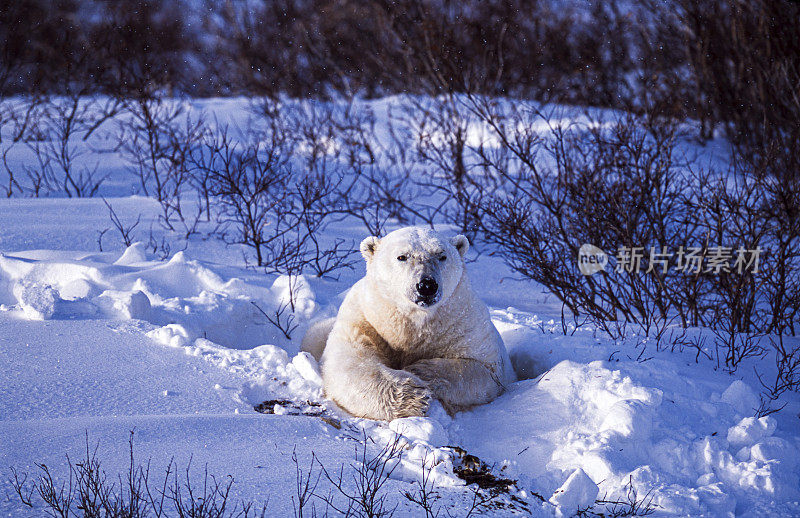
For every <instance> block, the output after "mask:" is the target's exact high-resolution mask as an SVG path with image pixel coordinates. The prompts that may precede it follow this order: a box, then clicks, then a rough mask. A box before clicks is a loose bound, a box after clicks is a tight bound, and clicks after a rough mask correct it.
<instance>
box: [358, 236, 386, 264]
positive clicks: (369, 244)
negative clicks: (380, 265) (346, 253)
mask: <svg viewBox="0 0 800 518" xmlns="http://www.w3.org/2000/svg"><path fill="white" fill-rule="evenodd" d="M380 241H381V239H380V238H379V237H376V236H369V237H368V238H366V239H364V241H362V242H361V246H359V248H360V249H361V255H363V256H364V259H365V260H366V261H367V263H369V262H370V261H372V257H373V256H374V255H375V250H377V249H378V243H380Z"/></svg>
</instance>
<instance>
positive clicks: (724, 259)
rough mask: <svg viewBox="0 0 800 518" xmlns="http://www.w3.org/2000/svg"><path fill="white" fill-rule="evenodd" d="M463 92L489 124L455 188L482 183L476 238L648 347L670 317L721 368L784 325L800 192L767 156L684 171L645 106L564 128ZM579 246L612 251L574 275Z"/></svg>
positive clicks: (670, 137)
mask: <svg viewBox="0 0 800 518" xmlns="http://www.w3.org/2000/svg"><path fill="white" fill-rule="evenodd" d="M471 102H472V109H473V110H474V112H475V113H476V115H477V116H478V117H479V118H480V119H481V120H482V121H483V122H484V123H485V124H486V125H487V126H488V127H489V128H490V129H491V131H490V133H489V135H488V136H487V138H486V141H485V142H483V143H480V144H478V145H477V146H476V147H475V151H474V152H475V154H476V155H477V156H479V158H480V159H479V161H480V163H481V165H482V166H483V167H486V168H487V170H488V171H489V172H490V173H491V175H490V176H491V177H490V179H488V180H487V179H483V178H482V177H480V176H479V177H475V178H478V180H474V181H473V184H472V185H468V186H467V188H468V189H474V190H477V191H484V192H488V193H490V194H489V195H484V197H483V198H482V200H481V203H480V217H479V218H477V221H480V224H481V236H482V237H483V238H484V239H485V240H486V241H487V242H488V243H490V244H491V245H492V246H493V247H495V248H494V250H495V252H496V253H498V254H499V255H501V256H502V257H503V258H504V259H505V261H506V262H507V263H508V264H509V266H510V267H511V268H512V269H514V270H515V271H516V272H518V273H520V274H522V275H523V276H525V277H527V278H530V279H533V280H536V281H537V282H539V283H541V284H542V285H544V286H545V287H547V288H548V289H549V290H550V291H551V292H552V293H553V294H555V295H556V296H557V297H558V298H559V300H561V301H562V303H563V304H564V306H565V307H566V308H567V309H568V310H569V311H570V312H571V313H572V314H573V315H575V316H576V317H577V316H578V315H585V316H588V317H589V318H590V319H591V320H592V321H593V322H594V323H595V324H597V325H598V326H599V327H600V328H601V329H602V330H604V331H606V332H607V333H608V334H609V335H611V336H612V337H615V338H624V337H625V336H626V335H627V332H628V330H629V327H628V325H627V324H629V323H633V324H637V326H638V328H639V329H641V330H643V331H644V333H645V334H647V335H651V334H652V336H654V337H655V338H656V340H657V346H658V347H659V348H660V342H661V340H662V339H663V337H664V336H665V334H666V332H667V330H668V329H669V328H670V327H672V326H679V327H682V328H686V327H697V326H706V327H710V328H712V329H713V330H714V333H715V336H716V338H715V340H714V344H713V345H714V348H715V349H716V353H717V354H716V360H717V361H718V362H719V363H720V364H722V365H724V367H725V368H726V369H728V370H735V369H736V368H737V367H738V366H739V364H740V363H741V361H742V360H744V359H746V358H749V357H759V356H762V355H764V354H766V353H767V352H769V351H770V350H771V349H772V348H771V347H769V346H768V345H766V342H765V341H764V339H763V336H764V335H766V334H771V333H778V334H783V333H787V332H789V333H794V330H795V326H796V324H797V314H798V313H797V311H798V310H797V297H795V296H794V295H793V294H794V293H796V291H797V288H798V287H800V284H798V283H800V277H799V276H800V257H798V253H800V241H798V236H800V234H798V231H797V230H798V229H797V225H796V218H794V217H793V216H792V214H796V213H797V211H798V207H799V205H798V202H800V195H798V193H800V189H798V187H797V182H793V181H790V180H787V179H785V178H784V179H778V177H777V176H776V175H774V174H770V173H769V172H768V171H770V170H772V169H774V167H775V164H774V163H767V164H766V165H764V166H763V167H762V168H761V169H758V168H756V166H755V163H754V162H752V161H747V160H745V159H744V158H742V157H741V156H740V157H739V159H738V160H735V161H734V163H733V165H732V167H731V168H730V169H728V170H722V171H720V170H713V169H703V168H698V167H696V165H695V164H696V163H695V162H692V159H691V157H687V156H685V155H681V154H680V153H679V152H678V151H677V149H678V148H677V139H678V138H679V137H680V136H679V134H678V133H676V126H675V124H674V123H672V122H669V121H668V120H663V119H661V118H659V117H653V116H649V115H648V114H645V115H643V116H634V115H623V116H621V117H618V118H616V119H614V120H612V121H611V122H607V121H606V122H604V121H592V120H591V119H590V120H589V121H588V122H587V123H571V124H570V125H569V126H564V125H563V124H560V123H553V122H551V121H552V120H553V114H551V113H541V112H540V111H539V110H538V109H537V108H536V107H527V108H523V109H521V110H520V109H516V108H512V107H508V106H501V105H498V104H493V103H489V102H486V101H484V100H481V99H478V98H474V97H473V98H472V101H471ZM555 118H556V119H558V117H555ZM537 125H538V127H539V128H545V130H544V131H541V130H538V131H537V130H536V129H535V128H536V126H537ZM690 163H691V164H692V165H691V166H689V164H690ZM758 163H759V164H764V162H763V160H762V161H760V162H758ZM764 171H767V172H764ZM459 188H461V187H459ZM480 195H481V194H480V193H476V199H481V198H477V196H480ZM585 243H589V244H593V245H595V246H598V247H599V248H600V249H602V250H605V251H609V252H611V253H612V255H615V257H614V258H612V260H611V267H610V268H606V270H605V271H602V272H600V273H598V274H595V275H592V276H584V275H582V274H581V273H580V271H579V269H578V268H577V257H578V250H579V248H580V247H581V246H582V245H583V244H585ZM697 350H698V356H699V355H700V354H701V353H702V354H705V353H704V352H703V351H701V348H700V347H699V346H698V347H697ZM783 365H784V366H785V367H787V366H788V365H792V362H791V361H785V362H784V363H783ZM787 375H788V376H789V377H791V376H792V375H791V374H787ZM785 376H786V375H785ZM785 376H784V377H785Z"/></svg>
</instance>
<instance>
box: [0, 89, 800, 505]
mask: <svg viewBox="0 0 800 518" xmlns="http://www.w3.org/2000/svg"><path fill="white" fill-rule="evenodd" d="M392 102H396V101H395V100H389V101H378V102H376V104H375V106H374V108H375V111H376V113H381V111H385V110H386V106H387V104H390V103H392ZM191 105H192V107H193V109H205V110H208V111H209V112H211V113H218V114H219V115H220V116H221V117H223V116H224V117H228V118H229V120H238V121H244V120H246V118H247V116H248V114H247V113H248V112H247V110H246V103H245V102H244V101H242V100H232V101H224V100H211V101H204V102H200V101H195V102H193V103H191ZM102 138H103V137H102V134H98V135H96V136H95V137H93V139H94V140H95V142H94V144H93V145H95V146H97V145H98V142H101V141H102ZM90 144H91V143H90ZM87 145H89V144H87ZM15 152H16V151H15ZM13 156H16V157H17V158H16V159H17V160H20V161H24V160H25V150H20V151H19V152H18V154H17V155H12V157H13ZM91 156H95V155H92V154H91V153H87V155H84V157H82V159H84V160H88V159H91ZM96 156H100V157H101V162H100V168H101V170H102V171H106V172H108V173H109V174H110V180H109V182H108V187H107V188H108V189H109V190H108V191H101V192H102V193H103V194H104V195H107V196H114V195H116V196H119V195H120V194H121V193H125V192H130V191H132V190H133V189H135V185H136V182H135V181H134V179H133V177H132V176H129V173H128V172H126V170H125V167H124V164H122V163H121V161H120V159H119V157H117V156H115V155H114V154H113V153H105V154H98V155H96ZM107 199H108V200H109V202H110V203H111V204H112V205H113V207H114V209H115V211H116V212H117V213H118V214H119V215H120V217H121V219H122V220H123V221H127V222H130V223H132V222H134V221H136V219H137V218H138V217H141V222H140V224H139V225H138V226H137V227H136V229H135V231H134V234H135V237H136V239H137V240H139V241H140V242H138V243H136V244H133V245H132V246H130V247H127V248H126V247H124V246H123V245H122V244H121V243H120V240H119V237H117V236H115V235H114V234H113V231H111V232H110V233H107V234H106V235H105V236H104V237H103V240H104V241H103V250H104V251H102V252H101V251H99V247H98V234H99V232H100V231H101V230H103V229H105V228H107V227H109V226H110V223H109V219H108V211H107V209H106V207H105V205H104V204H103V202H102V200H100V199H66V198H46V199H23V198H15V199H9V200H3V201H2V202H0V361H1V364H2V367H0V469H2V470H4V473H3V477H2V478H1V479H0V512H2V513H4V514H5V515H9V516H18V515H19V516H24V515H31V516H37V515H40V514H41V513H42V509H41V508H39V509H34V510H30V509H27V508H25V507H24V506H23V505H22V504H21V503H20V502H19V499H18V498H16V496H15V495H14V493H13V489H12V486H11V484H10V482H9V481H8V476H7V475H8V473H9V472H8V469H9V468H10V467H14V468H16V469H17V471H19V472H28V473H29V474H31V475H34V474H35V473H36V470H37V468H36V466H35V463H44V464H46V465H48V466H50V467H51V468H52V470H53V472H54V473H55V474H56V475H59V474H60V475H62V476H63V475H65V474H66V471H65V470H66V457H65V456H66V455H69V456H70V458H71V459H79V458H80V457H81V454H82V452H83V451H84V449H85V444H86V440H87V438H88V440H89V442H90V443H91V444H92V445H94V444H97V445H98V458H100V459H101V460H102V462H103V466H104V468H105V469H106V470H107V472H108V473H109V474H110V476H111V477H116V474H117V473H123V472H124V471H125V470H126V469H127V463H128V460H129V459H128V449H127V441H128V436H129V432H130V431H131V430H133V431H134V447H135V451H136V455H137V458H138V459H140V460H142V461H146V460H147V459H151V462H152V466H153V470H154V472H160V471H161V470H162V469H163V468H164V467H165V466H166V465H167V463H169V462H170V459H174V461H175V463H176V465H178V466H179V467H180V469H185V467H186V466H189V464H190V462H191V472H192V474H193V475H192V476H195V477H200V476H201V475H202V473H203V470H204V469H205V467H206V466H207V469H208V473H210V474H214V475H216V476H219V477H223V476H227V475H230V476H232V477H233V480H234V484H233V486H232V495H233V496H234V497H235V498H236V499H243V500H247V501H253V502H255V503H256V504H257V505H260V504H261V503H267V506H268V508H269V513H268V515H269V516H287V515H289V516H291V515H293V513H294V506H293V500H292V497H293V495H295V486H296V478H295V476H296V472H295V469H296V468H295V463H294V462H293V461H292V453H293V452H296V454H297V456H298V458H299V461H298V462H299V465H300V466H301V467H302V468H303V469H305V470H306V471H308V468H309V466H310V462H311V456H312V454H314V456H315V458H316V459H317V462H318V463H320V464H321V465H324V466H325V467H326V469H327V470H329V471H330V472H334V471H338V469H339V468H340V467H341V466H344V467H345V469H346V470H353V469H354V468H353V467H352V466H353V465H354V464H355V463H356V458H357V455H358V454H357V452H358V441H359V438H363V437H367V438H368V440H369V441H370V448H371V449H372V450H376V449H379V448H380V447H381V446H383V445H387V444H391V443H392V442H393V441H399V444H400V446H401V447H402V454H401V456H400V457H399V458H396V459H391V460H390V463H391V464H392V467H393V468H394V469H393V470H391V477H390V478H391V480H390V481H389V482H388V484H387V485H386V486H385V487H384V488H383V491H385V493H386V494H387V495H388V502H389V504H390V505H389V507H393V506H395V505H397V506H398V507H397V508H396V511H395V513H396V515H397V516H406V515H409V516H418V515H420V514H421V513H422V510H421V509H420V508H419V507H418V506H416V505H415V504H413V503H411V502H410V501H409V500H408V499H407V498H405V497H404V496H403V493H404V492H407V491H411V492H413V491H414V490H415V489H416V488H418V484H419V482H420V481H421V480H422V474H423V472H429V473H430V475H429V477H430V478H429V480H430V481H432V483H433V485H434V486H435V491H436V493H437V498H438V501H437V502H436V504H435V508H441V509H442V512H444V510H448V511H449V512H450V513H451V514H452V515H453V516H460V515H463V514H464V513H465V512H466V511H465V510H466V509H468V508H469V503H470V501H471V500H472V495H473V493H472V492H471V488H470V487H469V486H467V485H466V484H465V482H464V480H463V479H462V478H460V477H459V476H457V474H456V472H457V471H459V470H458V469H454V468H455V467H458V466H459V465H460V464H462V463H463V462H464V459H465V456H464V455H465V453H464V452H466V453H467V454H470V455H474V456H477V457H478V458H479V459H480V460H481V461H483V462H484V463H486V464H487V465H488V466H490V467H491V468H492V471H493V473H494V474H495V475H497V476H498V477H504V478H508V479H511V480H514V481H516V485H515V486H514V488H513V489H512V490H511V491H510V493H509V494H503V495H500V496H499V497H498V498H497V499H496V500H495V501H494V502H493V504H492V505H490V506H488V508H487V509H484V510H483V511H484V512H486V513H488V514H492V515H507V514H521V515H524V514H531V515H534V516H557V515H571V514H574V513H575V512H576V511H578V510H579V509H580V510H585V509H586V508H589V507H591V506H593V505H594V507H593V508H592V510H593V511H594V512H597V513H602V512H608V510H609V509H610V508H612V507H614V504H606V505H603V504H602V503H597V504H595V501H596V500H600V501H607V502H613V501H622V502H626V501H628V500H629V499H630V498H631V497H632V496H633V495H635V497H634V499H635V500H637V501H639V502H640V503H642V502H644V503H645V504H650V507H651V508H652V510H653V511H654V516H732V515H743V516H797V515H800V481H799V479H798V476H799V475H800V415H799V414H798V413H799V412H800V401H798V398H797V395H796V394H790V395H789V396H788V397H787V398H786V400H785V401H782V402H781V403H786V407H785V408H784V409H783V410H782V411H780V412H778V413H776V414H774V415H771V416H767V417H762V418H760V419H758V418H755V417H754V414H755V408H756V407H757V405H758V389H759V386H758V383H757V380H756V378H755V376H754V374H753V366H754V364H755V363H754V362H759V361H763V360H759V359H750V360H745V361H744V362H743V364H742V365H741V366H740V368H739V369H738V371H737V372H736V373H735V374H734V375H730V374H727V373H725V372H723V371H722V370H718V369H716V368H715V367H716V365H715V363H714V362H712V361H710V360H707V359H704V358H703V357H702V356H700V358H699V359H696V354H695V353H694V352H691V351H684V352H681V351H674V352H669V350H667V351H664V350H662V351H657V350H656V347H655V344H654V343H652V342H651V341H648V340H647V339H646V338H645V339H642V340H636V339H635V338H634V339H631V340H629V341H626V342H622V343H620V342H615V341H613V340H610V339H607V338H604V337H603V336H602V335H601V334H600V332H599V331H597V330H595V329H593V328H592V327H591V326H588V325H586V326H582V327H579V328H577V329H575V326H574V325H573V326H571V327H570V326H568V327H567V328H566V329H564V328H563V327H562V322H561V310H560V306H559V305H558V304H557V303H556V301H555V299H554V297H552V296H551V295H549V294H547V293H546V292H544V291H543V290H542V288H541V287H539V286H537V285H535V284H532V283H530V282H526V281H521V280H516V279H514V278H513V276H512V275H511V273H510V271H509V270H508V269H507V268H506V267H505V266H504V265H503V263H502V262H501V261H500V260H499V259H496V258H492V257H489V256H487V255H485V254H483V255H477V254H476V253H475V252H472V253H471V257H470V262H469V263H468V271H469V274H470V277H471V279H472V280H473V284H474V286H475V288H476V291H477V292H478V293H479V294H481V296H482V298H483V299H484V300H485V301H486V303H487V304H488V305H489V306H490V309H491V310H492V315H493V319H494V322H495V325H496V326H497V327H498V329H499V330H500V332H501V334H502V336H503V338H504V341H505V343H506V345H507V347H508V348H509V350H510V352H511V355H512V357H513V358H514V361H515V365H516V366H517V368H518V370H519V371H520V372H521V373H525V374H527V377H529V379H524V380H522V381H519V382H517V383H515V384H514V385H512V386H511V387H509V390H508V391H507V392H506V393H505V394H504V395H503V396H501V397H500V398H499V399H497V400H496V401H494V402H492V403H490V404H488V405H485V406H482V407H478V408H475V409H473V410H471V411H468V412H462V413H459V414H457V415H455V416H454V417H449V416H447V414H446V413H444V412H443V411H442V410H441V409H437V408H435V409H434V410H433V411H432V412H431V415H430V416H429V417H426V418H409V419H402V420H397V421H394V422H391V423H379V422H370V421H366V420H360V419H353V418H350V417H348V416H347V415H346V414H344V413H343V412H342V411H341V410H339V409H337V408H336V407H335V405H334V404H333V403H331V402H329V401H326V400H325V399H324V396H323V393H322V390H321V385H320V379H319V374H318V368H317V365H316V363H315V361H314V360H313V358H311V357H310V356H308V355H307V354H305V353H298V349H299V343H300V340H301V339H302V336H303V332H304V331H305V329H306V328H307V327H308V324H309V322H311V321H313V320H315V319H317V318H321V317H323V316H329V315H332V314H335V311H336V307H337V305H338V303H339V302H340V301H341V297H342V294H343V293H344V292H345V291H346V290H347V288H348V287H349V286H350V285H352V283H353V282H354V281H355V280H356V279H357V278H358V277H359V276H360V275H361V274H362V273H363V266H362V265H361V264H360V263H357V264H356V266H355V268H354V270H352V271H350V270H343V271H342V272H340V273H341V275H340V277H339V278H338V279H337V280H330V279H324V278H323V279H317V278H311V277H303V278H302V279H301V280H300V284H299V285H298V286H295V288H294V290H293V295H294V296H295V298H296V299H295V304H296V312H295V315H296V318H297V320H296V322H297V324H298V327H297V329H295V330H294V332H293V333H292V336H291V339H287V338H286V337H285V336H283V334H282V333H281V332H280V331H279V330H278V329H277V328H275V327H274V326H272V325H271V324H270V323H269V322H267V321H266V319H265V317H264V315H263V314H262V313H261V312H260V310H259V309H258V308H261V309H262V310H264V311H267V312H269V311H271V310H273V311H274V310H275V309H276V308H278V307H279V306H280V305H281V304H282V303H283V302H285V301H286V298H287V296H288V294H287V284H288V279H287V278H286V277H280V276H276V275H266V274H264V273H263V272H261V271H260V270H258V269H254V268H248V267H247V265H246V264H245V261H244V260H243V254H242V249H241V248H239V247H237V246H226V245H225V244H223V243H221V242H220V241H218V240H216V239H214V238H206V237H197V236H193V237H191V238H190V239H189V240H188V242H186V241H184V240H180V239H177V238H175V239H174V241H172V247H171V250H170V251H169V253H168V254H166V255H167V257H165V258H163V259H162V258H161V257H159V255H162V254H160V253H159V251H158V250H153V249H151V248H150V247H148V246H147V245H146V243H145V242H146V241H147V239H148V232H149V231H150V229H151V228H153V229H154V230H153V232H155V233H156V235H157V236H159V237H161V236H166V237H167V238H170V239H171V236H170V235H169V234H167V233H165V232H164V230H163V229H161V228H160V227H159V224H158V220H157V217H158V213H159V207H158V205H157V203H155V202H154V201H153V200H151V199H149V198H145V197H141V196H127V197H114V198H107ZM444 230H447V228H446V227H444ZM326 235H327V236H328V237H331V238H333V237H336V238H342V239H344V240H346V241H347V242H353V243H357V242H358V241H359V240H360V239H361V238H363V237H364V236H365V235H366V231H365V230H364V229H363V228H360V227H359V226H358V225H357V224H356V223H354V222H353V221H349V220H345V221H342V222H339V223H336V224H334V225H332V226H331V227H329V228H328V229H327V230H326ZM477 248H478V249H480V246H478V247H477ZM161 252H162V253H163V250H162V251H161ZM254 303H255V304H256V305H257V306H258V307H256V305H254ZM691 332H696V333H704V332H705V331H704V330H691ZM643 350H644V353H643V352H642V351H643ZM267 400H277V401H283V400H288V401H292V402H294V403H293V404H286V403H283V404H281V403H275V404H276V405H277V406H273V408H272V409H271V410H272V412H273V413H269V414H264V413H259V412H256V411H255V410H254V407H255V406H256V405H259V404H260V403H262V402H264V401H267ZM303 411H305V415H303ZM319 413H322V414H323V415H322V417H324V419H322V418H321V417H320V416H319V415H317V414H319ZM293 414H300V415H293ZM398 436H399V438H398ZM354 439H355V440H354ZM395 464H396V465H395ZM345 479H346V482H345V484H348V483H350V480H351V479H350V478H349V477H347V476H345ZM326 485H327V486H329V485H330V483H329V482H327V481H326V480H325V479H324V477H323V479H322V482H321V483H320V488H323V487H325V486H326ZM329 489H330V488H329V487H328V488H327V489H321V490H320V492H321V493H327V492H328V490H329ZM512 497H513V498H512ZM314 504H315V505H316V507H317V508H318V510H319V511H321V512H324V507H325V506H324V503H323V502H321V501H319V500H317V501H315V502H314ZM621 508H622V507H621V504H617V510H619V509H621ZM328 511H329V512H330V513H331V514H335V512H333V511H332V510H330V509H329V510H328ZM423 515H424V514H423Z"/></svg>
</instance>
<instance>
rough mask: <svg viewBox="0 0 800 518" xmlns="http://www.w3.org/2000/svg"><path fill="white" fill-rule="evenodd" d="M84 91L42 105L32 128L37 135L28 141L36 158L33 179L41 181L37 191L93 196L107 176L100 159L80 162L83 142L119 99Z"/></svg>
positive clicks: (110, 115)
mask: <svg viewBox="0 0 800 518" xmlns="http://www.w3.org/2000/svg"><path fill="white" fill-rule="evenodd" d="M82 94H83V92H76V93H74V94H73V95H71V96H68V97H59V98H53V99H48V100H47V101H46V102H45V103H44V104H42V105H41V106H40V107H39V113H38V115H37V116H36V118H35V121H34V125H35V126H34V128H32V131H34V138H32V139H30V140H27V141H26V145H27V146H28V148H29V149H30V150H31V151H33V153H34V155H35V156H36V161H37V165H36V166H34V167H35V168H36V170H33V169H32V168H30V167H29V168H28V177H29V178H30V179H34V178H39V182H37V181H34V182H33V184H34V185H36V184H37V183H40V184H41V186H38V187H36V188H35V189H34V190H33V192H34V193H35V194H36V195H39V194H51V193H63V194H66V195H67V196H68V197H70V198H72V197H75V198H83V197H91V196H94V195H95V194H97V191H98V189H99V188H100V185H101V184H102V183H103V181H104V180H105V176H100V175H99V174H98V166H99V161H97V162H95V164H93V165H89V164H85V163H79V162H80V159H81V158H82V157H83V156H84V155H86V150H85V149H82V148H81V144H83V142H82V141H85V140H86V138H88V136H89V135H91V133H92V132H94V131H95V130H96V129H97V128H98V127H99V126H100V125H101V124H102V123H103V122H104V121H106V120H107V119H108V118H110V117H112V116H113V115H114V114H115V113H116V112H117V107H116V103H115V102H114V101H113V100H108V99H101V98H87V97H83V95H82ZM42 190H43V192H42Z"/></svg>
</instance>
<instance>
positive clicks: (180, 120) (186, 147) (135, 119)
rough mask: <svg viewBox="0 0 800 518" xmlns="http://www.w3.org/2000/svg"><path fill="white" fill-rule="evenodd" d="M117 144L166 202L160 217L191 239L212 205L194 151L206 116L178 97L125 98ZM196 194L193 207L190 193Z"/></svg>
mask: <svg viewBox="0 0 800 518" xmlns="http://www.w3.org/2000/svg"><path fill="white" fill-rule="evenodd" d="M124 103H125V108H126V115H128V117H127V118H126V119H125V120H123V121H122V122H121V125H120V132H119V135H118V143H119V144H118V146H119V149H120V150H121V151H122V154H123V156H124V157H125V159H126V160H127V161H128V162H129V163H130V164H131V170H132V173H133V174H134V175H135V176H136V177H137V178H138V180H139V185H140V187H141V189H142V192H143V193H144V194H145V195H147V196H152V197H153V198H155V200H156V201H158V203H159V205H160V206H161V214H160V215H159V221H160V222H161V224H162V225H163V226H164V227H165V228H167V229H169V230H171V231H179V232H181V234H182V235H183V236H184V237H185V238H188V237H189V236H190V235H192V234H194V233H196V232H197V227H198V225H199V223H200V221H201V220H202V214H203V211H204V210H210V209H209V206H208V202H207V196H206V194H205V193H204V191H203V190H202V189H198V187H206V186H207V181H206V179H205V177H202V176H201V177H200V178H201V181H200V183H199V185H196V184H195V183H194V177H193V169H194V163H193V158H192V157H193V153H194V152H195V148H196V147H197V146H198V145H199V143H200V141H201V139H202V138H203V135H204V133H205V125H204V121H203V118H202V117H192V116H191V114H188V113H186V112H185V110H184V107H183V106H182V105H181V104H180V103H178V102H166V101H164V100H162V99H160V98H141V99H133V100H125V101H124ZM190 195H191V196H196V197H197V199H196V200H195V201H196V203H194V207H193V208H192V207H190V205H191V203H189V204H187V203H186V197H187V196H190Z"/></svg>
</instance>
